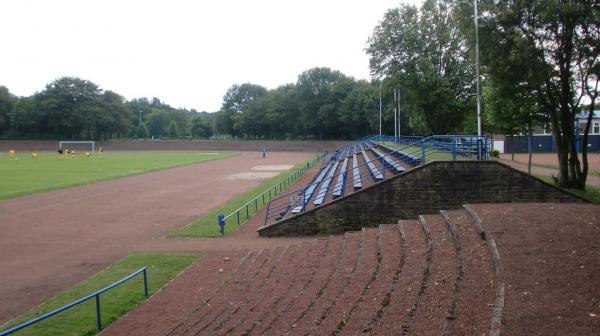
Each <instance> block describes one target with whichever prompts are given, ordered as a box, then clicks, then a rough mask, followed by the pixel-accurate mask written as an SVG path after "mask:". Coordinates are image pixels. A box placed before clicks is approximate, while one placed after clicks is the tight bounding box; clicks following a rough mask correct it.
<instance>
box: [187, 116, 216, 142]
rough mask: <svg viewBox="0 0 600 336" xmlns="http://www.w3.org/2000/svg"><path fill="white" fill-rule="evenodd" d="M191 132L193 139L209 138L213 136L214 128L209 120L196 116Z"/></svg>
mask: <svg viewBox="0 0 600 336" xmlns="http://www.w3.org/2000/svg"><path fill="white" fill-rule="evenodd" d="M191 132H192V136H193V137H199V138H209V137H210V136H212V127H211V124H210V121H209V118H207V117H205V116H201V115H199V116H194V118H193V119H192V129H191Z"/></svg>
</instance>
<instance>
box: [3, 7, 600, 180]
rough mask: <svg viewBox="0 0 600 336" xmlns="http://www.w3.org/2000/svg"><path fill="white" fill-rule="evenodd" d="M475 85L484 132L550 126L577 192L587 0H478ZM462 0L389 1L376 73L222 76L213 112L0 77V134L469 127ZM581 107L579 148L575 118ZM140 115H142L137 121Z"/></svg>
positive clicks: (590, 96) (592, 46)
mask: <svg viewBox="0 0 600 336" xmlns="http://www.w3.org/2000/svg"><path fill="white" fill-rule="evenodd" d="M478 7H479V13H480V15H479V18H478V22H479V24H480V26H479V27H480V29H479V34H480V42H481V43H480V45H481V48H480V50H481V76H480V78H481V91H482V98H483V103H482V108H483V109H482V115H483V130H484V133H486V134H498V133H499V134H506V135H512V134H527V133H529V134H531V132H532V129H533V128H534V127H540V126H541V127H545V128H547V129H550V130H551V131H552V134H553V135H554V138H555V141H556V147H557V148H558V149H557V151H558V158H559V167H560V175H559V177H558V178H559V181H560V184H561V185H562V186H564V187H575V188H584V186H585V180H586V177H587V171H588V163H587V152H586V150H587V142H588V134H589V130H590V129H589V128H590V125H591V122H589V121H591V119H592V112H593V110H594V109H595V104H596V99H597V98H598V77H599V76H600V63H599V59H600V57H599V52H600V4H599V3H598V2H597V1H592V0H570V1H565V0H521V1H513V0H495V1H491V0H480V1H478ZM473 12H474V8H473V2H472V1H471V0H458V1H451V0H425V1H424V2H423V4H422V5H421V6H412V5H408V4H401V5H400V6H399V7H397V8H392V9H390V10H388V11H387V12H386V13H385V15H384V16H383V18H382V20H381V21H380V22H379V24H378V25H377V26H376V27H374V30H373V34H372V35H371V36H370V38H369V39H368V41H366V53H367V54H368V55H369V57H370V63H369V66H370V70H371V74H372V76H373V79H372V80H370V81H366V80H356V79H354V78H352V77H349V76H346V75H344V74H343V73H341V72H339V71H336V70H333V69H330V68H319V67H317V68H312V69H308V70H306V71H304V72H303V73H301V74H300V75H299V76H298V79H297V81H296V82H295V83H288V84H284V85H281V86H279V87H277V88H274V89H267V88H265V87H262V86H260V85H257V84H253V83H241V84H234V85H232V86H231V87H230V88H229V89H228V90H227V92H226V93H225V95H224V97H223V103H222V106H221V108H220V110H219V111H216V112H214V113H206V112H197V111H195V110H186V109H175V108H172V107H170V106H169V105H167V104H164V103H162V102H161V101H160V100H159V99H157V98H153V99H151V100H148V99H145V98H140V99H132V100H130V101H127V100H125V99H124V98H123V97H121V96H120V95H118V94H116V93H114V92H112V91H108V90H107V91H103V90H101V89H99V88H98V86H97V85H95V84H94V83H91V82H89V81H85V80H81V79H78V78H60V79H57V80H56V81H54V82H52V83H50V84H48V85H47V86H46V88H45V89H44V90H43V91H41V92H39V93H36V94H34V95H32V96H30V97H15V96H13V95H11V94H10V93H9V91H8V90H7V88H5V87H0V135H1V136H3V137H28V138H40V137H42V138H65V139H71V138H73V139H74V138H78V139H99V138H103V139H108V138H115V137H136V138H148V137H154V138H162V137H169V138H177V137H210V136H212V135H220V136H231V137H236V138H251V139H298V138H303V139H304V138H316V139H354V138H358V137H361V136H364V135H367V134H373V133H378V131H379V96H380V94H381V96H382V97H383V99H382V100H383V106H382V110H383V120H382V126H383V133H386V134H390V133H393V131H394V108H395V106H396V103H395V102H394V99H393V95H392V92H393V91H394V90H399V91H400V103H399V104H400V110H401V114H400V125H401V129H400V132H401V134H405V135H412V134H419V135H428V134H445V133H468V134H474V133H476V132H477V119H476V118H477V115H476V85H475V83H476V82H475V61H474V60H475V41H474V37H475V29H474V24H473V23H474V15H473ZM580 113H583V114H584V115H585V116H586V118H587V120H588V123H587V124H586V128H585V129H583V130H581V132H582V135H583V137H582V143H581V146H580V147H581V149H582V158H581V159H579V157H578V155H577V149H576V132H577V130H576V129H575V119H576V117H577V116H578V115H580ZM140 116H141V118H140Z"/></svg>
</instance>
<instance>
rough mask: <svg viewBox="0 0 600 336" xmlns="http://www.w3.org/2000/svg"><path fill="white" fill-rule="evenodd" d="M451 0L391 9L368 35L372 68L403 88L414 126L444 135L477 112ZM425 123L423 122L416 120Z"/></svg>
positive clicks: (468, 64) (389, 85) (469, 68)
mask: <svg viewBox="0 0 600 336" xmlns="http://www.w3.org/2000/svg"><path fill="white" fill-rule="evenodd" d="M451 4H452V2H451V1H450V0H425V2H424V3H423V5H422V6H421V8H417V7H415V6H411V5H406V4H403V5H401V6H400V7H399V8H395V9H390V10H389V11H388V12H387V13H386V14H385V16H384V18H383V20H382V21H381V23H380V24H379V25H378V26H377V27H376V28H375V31H374V33H373V35H372V37H371V38H370V39H369V42H368V47H367V53H368V54H369V56H370V57H371V58H370V67H371V72H372V73H373V74H374V75H375V76H377V77H379V78H384V77H387V78H389V79H388V80H387V81H386V86H387V90H388V91H389V92H391V91H392V90H391V89H392V88H400V90H401V94H402V98H403V100H404V104H405V108H404V112H406V113H408V114H409V115H410V119H411V126H412V127H413V128H415V129H423V130H426V131H428V132H432V133H438V134H444V133H448V132H457V131H459V130H460V129H461V127H462V123H463V120H464V118H465V115H466V114H467V113H468V112H469V111H473V110H474V108H473V104H472V97H473V96H474V95H475V86H474V80H473V79H474V77H475V76H474V68H473V63H472V62H471V60H470V59H469V58H468V47H467V45H466V42H467V41H466V39H465V38H464V36H463V35H462V34H461V32H460V30H459V27H458V26H457V24H456V18H455V17H454V13H453V11H452V7H451ZM418 122H419V123H421V124H420V125H419V124H418Z"/></svg>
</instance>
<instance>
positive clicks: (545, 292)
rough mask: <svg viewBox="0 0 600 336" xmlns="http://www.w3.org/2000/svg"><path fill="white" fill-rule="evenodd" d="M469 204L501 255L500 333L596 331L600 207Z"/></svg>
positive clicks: (598, 323) (598, 324) (598, 318)
mask: <svg viewBox="0 0 600 336" xmlns="http://www.w3.org/2000/svg"><path fill="white" fill-rule="evenodd" d="M473 208H474V209H475V211H477V213H478V214H479V215H480V216H481V220H482V221H483V225H484V227H485V228H486V230H488V231H489V232H491V234H492V235H493V237H494V239H495V241H496V244H497V245H498V249H499V252H500V257H501V260H502V266H503V272H504V281H505V287H506V292H505V301H504V310H503V314H502V335H600V206H598V205H595V204H551V203H546V204H485V205H473Z"/></svg>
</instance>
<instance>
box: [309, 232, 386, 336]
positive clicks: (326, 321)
mask: <svg viewBox="0 0 600 336" xmlns="http://www.w3.org/2000/svg"><path fill="white" fill-rule="evenodd" d="M382 235H383V228H380V229H375V228H369V229H366V230H365V239H364V242H363V246H362V254H361V256H360V260H359V263H358V265H357V267H356V270H355V271H354V272H353V273H352V276H351V279H350V281H349V283H348V285H347V286H345V287H344V288H343V289H342V292H341V293H340V295H339V296H338V297H337V298H336V299H335V300H334V301H333V303H332V304H331V305H330V306H329V307H327V309H326V310H325V312H324V313H323V314H322V315H321V317H320V320H319V321H317V324H316V326H314V327H313V328H312V329H311V334H313V335H330V334H332V333H334V332H336V331H337V329H338V328H339V326H340V325H343V324H345V323H346V322H347V321H348V320H350V317H351V315H352V312H353V311H354V309H355V308H356V307H357V305H358V303H359V301H360V300H361V298H362V294H363V293H364V292H365V291H366V290H367V289H368V287H369V285H370V284H371V282H372V281H373V279H375V278H376V276H377V274H378V271H379V268H380V262H381V252H382V251H381V242H380V240H381V239H382Z"/></svg>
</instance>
